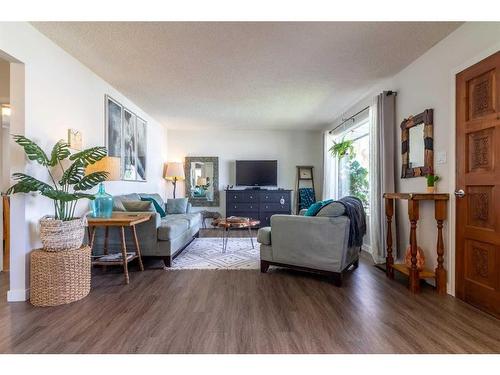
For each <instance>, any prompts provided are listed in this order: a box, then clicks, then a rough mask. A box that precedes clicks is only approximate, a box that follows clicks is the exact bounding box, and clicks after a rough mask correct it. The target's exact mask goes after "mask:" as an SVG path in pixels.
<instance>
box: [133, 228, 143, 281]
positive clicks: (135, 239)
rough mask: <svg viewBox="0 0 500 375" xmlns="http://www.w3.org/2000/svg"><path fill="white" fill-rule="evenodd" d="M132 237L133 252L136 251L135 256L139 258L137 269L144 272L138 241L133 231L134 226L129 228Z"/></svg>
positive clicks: (135, 232)
mask: <svg viewBox="0 0 500 375" xmlns="http://www.w3.org/2000/svg"><path fill="white" fill-rule="evenodd" d="M131 230H132V235H133V236H134V243H135V250H136V251H137V256H138V257H139V269H140V270H141V271H144V265H143V264H142V255H141V248H140V247H139V241H138V240H137V231H136V230H135V225H132V226H131Z"/></svg>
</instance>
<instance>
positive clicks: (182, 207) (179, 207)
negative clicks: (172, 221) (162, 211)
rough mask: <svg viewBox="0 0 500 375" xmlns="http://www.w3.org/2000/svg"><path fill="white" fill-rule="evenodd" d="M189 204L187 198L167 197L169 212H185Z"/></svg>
mask: <svg viewBox="0 0 500 375" xmlns="http://www.w3.org/2000/svg"><path fill="white" fill-rule="evenodd" d="M187 206H188V199H187V198H177V199H167V214H169V215H171V214H185V213H186V212H187Z"/></svg>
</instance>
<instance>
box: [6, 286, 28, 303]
mask: <svg viewBox="0 0 500 375" xmlns="http://www.w3.org/2000/svg"><path fill="white" fill-rule="evenodd" d="M29 296H30V290H29V289H17V290H9V291H8V292H7V302H23V301H27V300H28V299H29Z"/></svg>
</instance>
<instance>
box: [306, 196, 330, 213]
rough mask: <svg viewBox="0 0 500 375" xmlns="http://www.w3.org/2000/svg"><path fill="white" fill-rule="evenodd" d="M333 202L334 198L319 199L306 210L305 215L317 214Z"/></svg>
mask: <svg viewBox="0 0 500 375" xmlns="http://www.w3.org/2000/svg"><path fill="white" fill-rule="evenodd" d="M332 202H333V199H328V200H326V201H319V202H316V203H313V204H312V205H311V206H310V207H309V208H308V209H307V211H306V213H305V214H304V216H316V214H317V213H318V212H319V211H320V210H321V209H322V208H323V207H325V206H326V205H327V204H330V203H332Z"/></svg>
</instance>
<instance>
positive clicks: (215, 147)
mask: <svg viewBox="0 0 500 375" xmlns="http://www.w3.org/2000/svg"><path fill="white" fill-rule="evenodd" d="M185 156H218V157H219V189H220V190H221V194H220V197H221V201H220V207H215V208H213V209H214V210H216V211H219V212H221V213H222V214H224V213H225V212H224V211H225V194H224V192H223V191H222V190H223V189H224V188H225V187H226V185H232V184H234V183H235V164H234V162H235V160H239V159H248V160H260V159H268V160H278V186H279V187H281V188H286V189H295V179H296V168H295V166H297V165H313V166H314V178H315V180H316V181H315V182H316V194H317V197H318V198H319V199H320V198H321V191H320V189H321V181H322V175H321V173H322V172H321V168H322V163H323V162H322V140H321V136H320V133H319V132H315V131H297V130H289V131H286V130H223V129H207V130H169V131H168V159H169V161H183V160H184V157H185ZM169 185H170V186H169V191H171V184H169ZM179 186H180V188H179ZM177 188H178V189H179V190H178V191H179V194H176V195H177V196H183V195H184V184H182V183H180V184H178V185H177ZM169 197H172V193H171V192H170V193H169ZM204 209H205V208H204ZM207 209H208V208H207Z"/></svg>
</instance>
